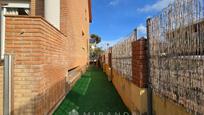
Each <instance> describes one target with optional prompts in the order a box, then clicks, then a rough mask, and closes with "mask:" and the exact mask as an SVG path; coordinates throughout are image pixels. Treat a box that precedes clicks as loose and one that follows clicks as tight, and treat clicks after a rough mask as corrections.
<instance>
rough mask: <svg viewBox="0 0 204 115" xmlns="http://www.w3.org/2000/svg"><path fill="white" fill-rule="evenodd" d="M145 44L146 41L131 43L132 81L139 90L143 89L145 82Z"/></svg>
mask: <svg viewBox="0 0 204 115" xmlns="http://www.w3.org/2000/svg"><path fill="white" fill-rule="evenodd" d="M146 43H147V41H146V39H140V40H138V41H135V42H133V43H132V75H133V80H132V81H133V83H134V84H136V85H137V86H138V87H140V88H145V87H146V81H147V56H146V52H147V45H146Z"/></svg>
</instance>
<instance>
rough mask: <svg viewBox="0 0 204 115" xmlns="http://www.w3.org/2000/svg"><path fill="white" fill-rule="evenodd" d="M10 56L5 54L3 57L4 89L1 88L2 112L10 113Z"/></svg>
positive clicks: (6, 114)
mask: <svg viewBox="0 0 204 115" xmlns="http://www.w3.org/2000/svg"><path fill="white" fill-rule="evenodd" d="M11 68H12V57H11V55H7V54H5V58H4V76H3V77H4V78H3V79H4V85H3V86H4V89H3V114H4V115H10V114H11V70H12V69H11Z"/></svg>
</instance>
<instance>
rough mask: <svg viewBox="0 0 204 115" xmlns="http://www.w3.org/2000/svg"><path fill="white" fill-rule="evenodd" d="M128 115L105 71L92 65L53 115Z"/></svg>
mask: <svg viewBox="0 0 204 115" xmlns="http://www.w3.org/2000/svg"><path fill="white" fill-rule="evenodd" d="M73 113H75V114H79V115H86V114H87V115H88V114H89V115H99V114H100V115H107V114H108V115H115V114H118V115H123V114H124V115H130V112H129V110H128V109H127V108H126V106H125V105H124V104H123V102H122V100H121V98H120V96H119V95H118V93H117V91H116V90H115V88H114V86H113V84H112V83H111V82H109V81H108V79H107V76H106V75H105V73H103V72H102V70H101V69H98V68H96V67H94V66H91V67H89V69H88V71H87V72H86V73H85V74H84V75H83V76H82V78H81V79H80V80H79V81H78V82H77V83H76V85H75V86H74V87H73V89H72V90H71V91H70V92H69V93H68V95H67V96H66V98H65V99H64V100H63V102H62V103H61V105H60V106H59V107H58V109H57V110H56V111H55V113H54V115H69V114H73Z"/></svg>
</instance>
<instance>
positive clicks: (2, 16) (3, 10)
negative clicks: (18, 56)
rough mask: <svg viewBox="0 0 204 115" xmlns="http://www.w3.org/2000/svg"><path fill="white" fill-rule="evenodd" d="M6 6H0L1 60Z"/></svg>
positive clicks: (3, 50)
mask: <svg viewBox="0 0 204 115" xmlns="http://www.w3.org/2000/svg"><path fill="white" fill-rule="evenodd" d="M5 14H6V8H5V7H1V60H4V54H5V33H6V32H5V29H6V23H5V22H6V19H5Z"/></svg>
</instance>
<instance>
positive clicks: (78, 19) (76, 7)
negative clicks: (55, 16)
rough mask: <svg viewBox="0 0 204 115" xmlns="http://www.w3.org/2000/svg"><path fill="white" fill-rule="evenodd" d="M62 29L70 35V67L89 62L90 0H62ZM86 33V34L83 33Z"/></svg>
mask: <svg viewBox="0 0 204 115" xmlns="http://www.w3.org/2000/svg"><path fill="white" fill-rule="evenodd" d="M60 2H61V14H60V15H61V16H60V30H61V31H62V32H63V33H64V34H65V35H67V36H68V40H69V52H72V55H70V69H71V68H74V67H77V66H84V65H86V64H87V62H88V53H89V52H88V50H89V49H88V48H89V47H88V41H89V38H90V37H89V4H88V0H69V1H68V0H61V1H60ZM82 33H84V34H82Z"/></svg>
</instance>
